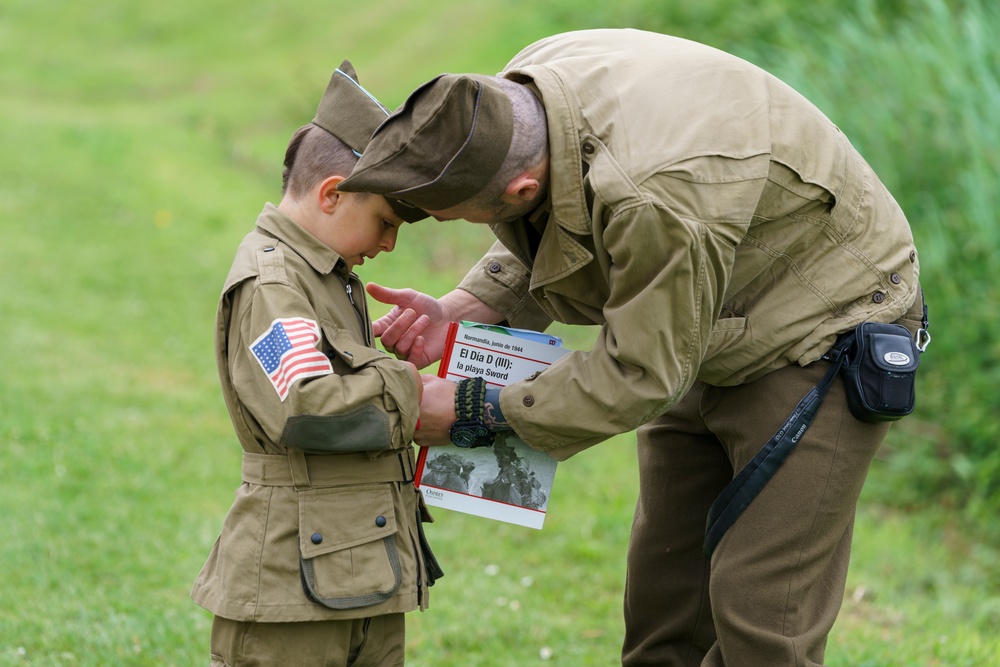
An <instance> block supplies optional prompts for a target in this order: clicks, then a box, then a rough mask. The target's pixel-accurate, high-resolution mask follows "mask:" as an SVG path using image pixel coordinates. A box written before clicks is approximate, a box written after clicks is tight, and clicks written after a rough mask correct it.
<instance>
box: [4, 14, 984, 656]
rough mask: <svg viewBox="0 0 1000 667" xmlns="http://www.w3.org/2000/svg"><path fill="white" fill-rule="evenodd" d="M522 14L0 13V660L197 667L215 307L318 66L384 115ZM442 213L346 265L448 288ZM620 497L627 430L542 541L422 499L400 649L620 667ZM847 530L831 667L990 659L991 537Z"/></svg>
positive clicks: (536, 30)
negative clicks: (347, 65) (419, 579)
mask: <svg viewBox="0 0 1000 667" xmlns="http://www.w3.org/2000/svg"><path fill="white" fill-rule="evenodd" d="M529 11H530V6H529V5H526V4H524V3H520V2H513V3H500V2H499V1H498V0H485V1H483V2H476V3H471V2H465V3H461V2H451V1H445V0H428V1H427V2H424V3H420V4H419V5H411V4H409V3H405V2H403V1H402V0H388V1H386V2H381V3H368V4H367V5H364V6H361V7H360V8H348V9H345V8H343V7H339V6H338V7H336V8H329V7H318V6H317V5H316V4H315V3H306V2H300V1H299V0H293V1H292V2H286V3H280V7H279V4H276V3H266V2H260V1H256V0H251V1H244V2H239V3H237V2H233V1H232V0H205V1H202V2H199V3H193V2H183V1H182V2H175V3H161V4H158V5H155V6H153V5H151V6H148V7H147V6H143V5H140V4H135V3H129V2H125V1H124V0H98V1H96V2H92V3H68V2H56V1H51V2H45V1H42V2H37V1H33V0H6V1H5V3H4V5H3V7H2V8H0V87H2V88H0V89H2V91H3V92H2V93H0V150H2V157H0V211H2V214H0V216H2V217H0V220H2V228H0V229H2V234H3V235H2V238H3V246H2V259H0V276H2V277H3V280H4V289H2V290H0V315H2V316H0V341H3V345H2V348H0V350H2V352H0V358H2V361H3V366H2V367H3V370H4V373H3V376H2V379H0V445H2V450H0V666H6V665H37V666H41V665H45V666H81V667H91V666H93V667H96V666H107V665H177V666H187V665H195V664H207V641H208V632H209V627H210V623H211V618H210V615H209V614H208V613H207V612H205V611H203V610H201V609H200V608H198V607H197V606H196V605H194V603H193V602H191V601H190V600H189V599H188V597H187V594H188V590H189V589H190V585H191V583H192V581H193V579H194V577H195V575H196V574H197V572H198V570H199V569H200V567H201V565H202V563H203V562H204V559H205V557H206V556H207V554H208V551H209V549H210V547H211V545H212V543H213V541H214V540H215V537H216V535H217V534H218V531H219V528H220V526H221V523H222V519H223V517H224V515H225V512H226V510H227V509H228V507H229V503H230V501H231V499H232V493H233V491H234V489H235V488H236V486H237V484H238V483H239V447H238V445H237V443H236V441H235V438H234V436H233V435H232V432H231V426H230V424H229V420H228V416H227V414H226V411H225V407H224V405H223V402H222V398H221V395H220V392H219V390H218V386H217V379H216V375H215V367H214V358H213V352H212V321H213V318H214V313H215V304H216V299H217V297H218V291H219V289H220V287H221V284H222V280H223V278H224V277H225V274H226V272H227V270H228V267H229V262H230V260H231V258H232V254H233V252H234V250H235V248H236V245H237V244H238V242H239V239H240V238H241V237H242V236H243V235H244V234H245V233H246V231H248V230H249V229H250V227H251V225H252V223H253V220H254V218H255V216H256V214H257V213H258V211H259V210H260V208H261V206H262V205H263V203H264V202H265V201H269V200H270V201H276V199H277V197H278V187H279V184H280V157H281V155H282V152H283V150H284V146H285V143H286V142H287V139H288V137H289V136H290V135H291V133H292V131H293V130H294V129H295V128H296V127H297V126H299V125H300V124H302V123H304V122H306V121H308V120H309V119H310V118H311V117H312V113H313V110H314V108H315V104H316V102H317V101H318V96H319V94H320V93H321V92H322V90H323V87H324V86H325V85H326V81H327V78H328V77H329V74H330V72H331V71H332V68H333V67H335V66H336V65H338V64H339V63H340V61H341V60H342V59H344V58H350V59H352V61H353V62H354V63H355V65H356V66H357V69H358V71H359V74H360V76H361V80H362V82H363V83H364V84H366V85H367V86H368V87H369V88H370V89H371V90H372V91H374V92H375V93H376V94H379V95H381V96H382V98H383V101H385V102H386V103H387V104H388V105H390V106H395V105H396V104H398V103H399V102H401V101H402V99H403V98H404V97H405V94H406V93H407V92H408V91H409V90H410V89H411V88H413V87H414V86H415V85H417V84H418V83H420V82H422V81H423V80H425V79H427V78H429V77H430V76H433V75H435V74H437V73H439V72H440V71H465V70H469V71H480V72H491V71H496V70H498V69H499V68H500V67H501V66H502V65H503V63H504V62H505V61H506V59H507V57H509V55H511V54H512V53H513V52H514V51H515V50H516V49H517V48H518V47H519V46H520V45H522V44H526V43H528V42H530V41H531V40H533V39H535V38H537V37H540V36H542V35H544V34H547V33H549V32H552V31H553V30H555V29H561V28H566V27H567V26H565V25H558V26H557V25H553V24H551V23H549V22H547V21H532V20H530V18H529V17H530V14H529V13H528V12H529ZM444 225H445V223H434V222H428V223H423V224H419V225H415V226H412V227H408V228H407V229H405V230H404V232H403V234H402V235H401V239H400V243H399V248H398V250H397V251H396V252H395V253H394V254H393V255H392V256H389V257H381V258H379V260H378V261H376V262H374V263H372V264H371V265H367V264H366V266H364V267H363V272H362V278H364V279H366V280H375V281H378V282H382V283H384V284H388V285H404V284H410V283H411V282H413V280H414V278H413V277H414V276H418V278H417V280H418V281H419V284H418V285H417V286H419V287H421V288H422V289H424V290H425V291H428V292H431V293H441V292H443V291H445V290H446V289H448V288H449V287H451V286H452V285H453V284H454V282H455V280H456V279H457V277H458V276H460V275H461V273H463V270H464V268H465V267H466V266H467V265H468V264H470V263H471V261H472V259H473V258H475V257H478V254H479V252H481V251H482V250H483V249H484V248H485V247H486V246H487V245H488V243H489V241H490V239H489V238H487V236H486V234H485V230H482V229H477V228H474V227H473V226H471V225H459V224H451V225H448V226H447V227H445V226H444ZM560 333H561V334H563V335H564V336H565V337H566V339H567V344H568V345H570V346H576V347H583V346H586V345H587V344H588V341H589V340H590V334H591V333H592V332H588V331H582V332H581V331H565V330H561V331H560ZM883 467H884V464H883V463H882V462H877V463H876V468H875V470H874V472H873V479H872V480H871V482H870V486H871V487H872V488H877V487H878V485H879V484H880V483H881V482H880V480H881V475H882V474H883ZM635 486H636V473H635V461H634V437H633V436H632V435H629V434H627V435H623V436H620V437H618V438H616V439H614V440H612V441H610V442H608V443H606V444H604V445H602V446H600V447H598V448H596V449H593V450H591V451H589V452H586V453H584V454H582V455H580V456H578V457H575V458H574V459H572V460H570V461H569V462H567V463H565V464H563V465H562V466H561V467H560V471H559V474H558V476H557V478H556V487H555V492H554V494H553V499H552V501H551V503H550V511H549V517H548V519H547V522H546V527H545V529H544V530H542V531H531V530H528V529H523V528H517V527H512V526H506V525H498V524H495V523H492V522H487V521H484V520H477V519H474V518H471V517H466V516H463V515H459V514H455V513H449V512H446V511H444V510H439V511H438V512H436V516H437V523H436V524H434V525H433V526H431V527H430V528H429V537H430V539H431V540H432V542H433V544H434V546H435V550H436V552H437V554H438V556H439V558H440V560H441V561H442V563H443V565H444V567H445V569H446V571H447V575H446V577H445V578H444V579H443V580H441V582H440V583H439V584H438V585H437V586H435V587H434V589H433V596H432V605H431V609H430V610H429V611H428V612H426V613H424V614H414V615H411V617H410V621H409V640H410V644H409V646H410V648H409V650H410V660H409V664H412V665H416V666H418V667H419V666H425V665H426V666H428V667H429V666H430V665H454V666H460V667H475V666H483V667H487V666H497V667H508V666H513V665H518V666H520V665H531V664H558V665H566V666H572V667H586V666H590V665H595V666H596V665H614V664H617V656H618V650H619V646H620V642H621V635H622V630H623V625H622V620H621V609H620V608H621V602H620V600H621V593H622V582H623V576H624V553H625V549H626V545H627V540H628V533H629V527H630V522H631V510H632V505H633V502H634V497H635ZM866 497H867V496H866ZM856 542H857V548H856V554H855V560H854V564H853V568H852V572H851V575H850V582H849V593H848V598H847V600H846V601H845V607H844V611H843V613H842V615H841V618H840V620H839V622H838V625H837V627H836V629H835V632H834V634H833V636H832V638H831V646H830V649H829V653H828V655H829V663H830V664H831V665H854V666H868V667H876V666H878V667H882V666H891V665H900V666H904V665H905V666H910V665H926V666H938V665H949V666H965V665H968V666H969V667H988V666H990V665H1000V637H998V634H1000V633H998V631H997V627H1000V575H998V572H997V568H996V565H995V564H996V562H998V560H997V559H998V557H1000V553H998V550H997V548H996V546H995V545H992V546H991V545H990V544H989V543H987V542H986V541H985V540H983V539H982V537H981V535H980V534H979V531H978V529H977V528H976V527H975V526H974V525H971V526H970V525H966V524H963V523H961V522H960V521H959V520H958V519H957V518H956V517H955V516H954V514H953V513H951V512H950V511H949V508H947V507H942V508H939V509H937V510H933V511H926V512H921V513H919V514H907V513H903V512H900V511H898V510H892V509H889V508H887V507H884V506H882V505H878V504H875V503H874V502H866V503H865V504H864V508H863V510H862V512H861V515H860V518H859V526H858V530H857V538H856Z"/></svg>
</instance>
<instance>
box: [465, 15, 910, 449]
mask: <svg viewBox="0 0 1000 667" xmlns="http://www.w3.org/2000/svg"><path fill="white" fill-rule="evenodd" d="M502 75H503V76H506V77H507V78H509V79H512V80H514V81H518V82H521V83H525V84H527V85H529V86H530V87H531V88H532V90H533V91H534V92H535V93H536V94H537V95H538V96H539V98H540V99H541V100H542V102H543V104H544V106H545V110H546V113H547V116H548V131H549V149H550V172H549V176H550V183H549V195H548V205H547V206H546V207H545V208H546V210H545V211H541V212H540V214H541V216H544V215H546V214H547V223H546V224H545V226H544V228H543V229H542V233H541V237H540V238H539V237H538V234H537V233H532V232H533V226H532V225H531V224H530V223H531V220H523V219H522V220H520V221H515V222H507V223H500V224H496V225H493V231H494V233H495V234H496V236H497V238H498V239H499V241H498V243H497V244H496V245H494V247H493V249H491V251H490V253H488V254H487V255H486V256H485V257H484V258H483V259H482V260H481V261H480V262H479V264H477V266H476V267H474V268H473V270H472V271H470V273H469V274H468V275H467V276H466V278H465V279H464V280H463V282H462V284H461V285H460V287H461V288H462V289H464V290H467V291H469V292H471V293H472V294H474V295H476V296H477V297H479V298H480V299H481V300H483V301H484V302H485V303H487V304H489V305H490V306H492V307H493V308H495V309H497V310H499V311H500V312H502V313H504V314H505V315H506V317H507V320H508V322H510V323H511V324H512V325H513V326H520V327H530V328H545V327H546V326H547V325H548V324H549V323H550V322H551V321H553V320H555V321H560V322H566V323H570V324H597V325H601V330H600V333H599V336H598V340H597V342H596V345H595V348H594V349H593V351H591V352H583V351H577V352H573V353H572V354H570V355H568V356H566V357H564V358H563V359H561V360H560V361H559V362H558V363H557V364H555V365H553V366H552V367H551V368H549V369H547V370H546V371H545V372H544V373H542V374H541V375H538V376H537V377H535V378H533V379H528V380H524V381H521V382H517V383H514V384H511V385H508V386H507V387H506V388H505V389H504V390H503V392H502V393H501V407H502V408H503V412H504V414H505V415H506V416H507V418H508V419H509V420H510V422H511V424H512V426H513V427H514V429H515V430H516V431H517V433H518V434H519V435H520V436H521V437H522V438H524V439H525V441H527V442H528V443H530V444H531V445H532V446H533V447H535V448H538V449H541V450H544V451H548V452H549V453H550V454H552V455H553V456H555V457H556V458H559V459H563V458H566V457H568V456H571V455H572V454H574V453H576V452H578V451H580V450H581V449H584V448H586V447H589V446H591V445H593V444H595V443H597V442H599V441H601V440H604V439H606V438H608V437H610V436H611V435H614V434H616V433H622V432H625V431H628V430H631V429H633V428H635V427H637V426H639V425H641V424H643V423H645V422H647V421H649V420H650V419H652V418H654V417H655V416H657V415H659V414H660V413H662V412H664V411H665V410H666V409H667V408H668V407H670V406H671V405H673V404H674V403H675V402H677V401H678V400H679V399H680V398H681V397H682V396H683V395H684V394H685V393H686V392H687V390H688V389H689V388H690V387H691V385H692V384H693V383H694V381H695V380H696V379H697V380H701V381H704V382H706V383H709V384H714V385H721V386H726V385H736V384H740V383H743V382H746V381H749V380H753V379H756V378H759V377H761V376H763V375H765V374H766V373H769V372H771V371H773V370H776V369H778V368H780V367H782V366H785V365H788V364H793V363H796V364H801V365H806V364H808V363H810V362H813V361H816V360H817V359H819V358H820V357H821V356H822V355H823V354H824V353H825V352H826V351H827V350H828V349H829V348H830V347H831V346H832V344H833V342H834V340H835V338H836V335H837V334H838V333H840V332H843V331H847V330H849V329H851V328H853V327H854V326H855V325H857V324H858V323H860V322H862V321H866V320H872V321H879V322H892V321H896V320H897V319H899V318H900V317H901V316H902V315H903V314H904V312H906V311H907V309H908V307H909V306H910V305H911V304H913V303H914V302H915V299H916V297H917V293H918V289H919V288H918V264H917V256H916V251H915V249H914V245H913V239H912V236H911V234H910V229H909V225H908V223H907V221H906V218H905V217H904V215H903V212H902V211H901V210H900V208H899V206H898V205H897V204H896V202H895V200H894V199H893V198H892V196H891V195H890V193H889V192H888V191H887V190H886V188H885V187H884V186H883V185H882V183H881V182H880V181H879V179H878V178H877V177H876V175H875V174H874V173H873V171H872V170H871V168H870V167H869V166H868V164H867V163H866V162H865V161H864V159H862V157H861V156H860V155H859V154H858V153H857V151H855V149H854V148H853V147H852V146H851V144H850V142H849V141H848V139H847V138H846V137H845V136H844V135H843V134H842V133H841V131H840V130H839V129H838V128H837V127H836V126H835V125H834V124H833V123H831V122H830V121H829V120H828V119H827V118H826V117H825V116H824V115H823V114H822V113H821V112H820V111H819V110H817V109H816V108H815V107H814V106H813V105H812V104H810V103H809V102H808V101H807V100H806V99H805V98H803V97H802V96H800V95H799V94H798V93H796V92H795V91H793V90H792V89H791V88H789V87H788V86H786V85H785V84H783V83H782V82H781V81H779V80H778V79H776V78H774V77H773V76H771V75H769V74H767V73H766V72H764V71H762V70H760V69H759V68H757V67H755V66H753V65H751V64H749V63H747V62H744V61H742V60H740V59H738V58H735V57H733V56H731V55H728V54H725V53H723V52H720V51H717V50H715V49H712V48H710V47H706V46H703V45H700V44H696V43H693V42H689V41H686V40H683V39H678V38H674V37H667V36H664V35H657V34H653V33H646V32H641V31H635V30H627V31H626V30H595V31H581V32H576V33H568V34H564V35H558V36H555V37H552V38H549V39H545V40H542V41H540V42H537V43H535V44H533V45H531V46H528V47H527V48H525V49H524V50H523V51H522V52H521V53H520V54H518V55H517V56H515V57H514V59H513V60H512V61H511V62H510V63H509V64H508V65H507V67H506V69H505V70H504V72H503V74H502ZM533 217H539V216H538V214H535V215H534V216H533ZM526 267H529V268H526ZM792 407H794V406H789V410H791V408H792Z"/></svg>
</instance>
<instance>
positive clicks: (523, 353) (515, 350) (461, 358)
mask: <svg viewBox="0 0 1000 667" xmlns="http://www.w3.org/2000/svg"><path fill="white" fill-rule="evenodd" d="M568 352H569V350H567V349H565V348H563V347H562V341H561V340H560V339H559V338H558V337H556V336H550V335H548V334H544V333H540V332H537V331H528V330H525V329H514V328H511V327H501V326H497V325H492V324H478V323H476V322H452V323H451V325H450V327H449V329H448V341H447V343H446V344H445V351H444V355H443V356H442V357H441V363H440V365H439V366H438V376H439V377H442V378H445V379H448V380H452V381H453V382H458V381H459V380H464V379H466V378H471V377H477V376H478V377H482V378H484V379H485V380H486V382H487V383H489V384H492V385H497V386H501V387H502V386H506V385H507V384H510V383H511V382H516V381H517V380H521V379H523V378H526V377H529V376H531V375H532V374H534V373H537V372H539V371H542V370H545V369H546V368H548V367H549V366H551V365H552V364H553V363H555V362H556V361H557V360H558V359H559V358H560V357H562V356H563V355H564V354H567V353H568ZM555 474H556V460H555V459H554V458H552V457H551V456H549V455H548V454H546V453H545V452H540V451H538V450H537V449H532V448H531V447H529V446H528V445H527V444H526V443H525V442H524V441H523V440H521V439H520V438H519V437H518V436H517V434H516V433H514V432H513V431H502V432H498V433H497V435H496V440H495V441H494V443H493V446H492V447H476V448H474V449H465V448H462V447H456V446H454V445H446V446H442V447H421V448H420V454H419V455H418V457H417V471H416V475H415V478H414V483H415V484H416V486H417V488H418V489H420V491H421V493H423V496H424V502H426V503H427V504H428V505H431V506H433V507H442V508H445V509H450V510H455V511H458V512H463V513H465V514H472V515H475V516H481V517H485V518H488V519H494V520H497V521H504V522H507V523H513V524H517V525H519V526H526V527H528V528H535V529H541V527H542V524H543V523H544V521H545V514H546V512H547V511H548V502H549V497H550V495H551V492H552V484H553V481H554V480H555Z"/></svg>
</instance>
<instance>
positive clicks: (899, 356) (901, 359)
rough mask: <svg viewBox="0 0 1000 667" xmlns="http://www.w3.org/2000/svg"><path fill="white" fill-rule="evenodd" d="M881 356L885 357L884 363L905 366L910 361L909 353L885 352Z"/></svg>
mask: <svg viewBox="0 0 1000 667" xmlns="http://www.w3.org/2000/svg"><path fill="white" fill-rule="evenodd" d="M882 358H883V359H885V363H887V364H892V365H893V366H906V365H907V364H909V363H910V355H908V354H903V353H902V352H886V353H885V354H883V355H882Z"/></svg>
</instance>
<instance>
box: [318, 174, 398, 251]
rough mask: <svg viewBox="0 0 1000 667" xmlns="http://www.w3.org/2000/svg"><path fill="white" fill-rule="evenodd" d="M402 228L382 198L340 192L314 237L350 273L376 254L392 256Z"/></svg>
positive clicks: (379, 196) (390, 207) (387, 203)
mask: <svg viewBox="0 0 1000 667" xmlns="http://www.w3.org/2000/svg"><path fill="white" fill-rule="evenodd" d="M402 224H403V220H402V218H400V217H399V216H398V215H396V213H395V212H394V211H393V210H392V206H390V205H389V202H387V201H386V200H385V197H382V196H381V195H365V194H357V193H353V192H341V193H340V194H339V195H338V202H337V207H336V208H335V209H334V210H333V212H332V214H331V215H330V217H329V219H328V221H327V223H326V224H325V225H323V228H322V229H321V230H320V231H319V234H318V236H319V240H320V241H322V242H323V243H325V244H326V245H328V246H329V247H330V248H331V249H333V250H334V252H336V253H337V254H339V255H340V256H341V258H342V259H343V260H344V261H345V262H346V263H347V267H348V269H350V270H353V269H354V268H355V267H357V266H361V265H362V264H364V263H365V259H372V258H373V257H375V255H377V254H379V253H380V252H392V249H393V248H395V247H396V235H397V233H398V232H399V227H400V225H402Z"/></svg>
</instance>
